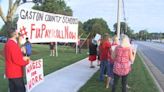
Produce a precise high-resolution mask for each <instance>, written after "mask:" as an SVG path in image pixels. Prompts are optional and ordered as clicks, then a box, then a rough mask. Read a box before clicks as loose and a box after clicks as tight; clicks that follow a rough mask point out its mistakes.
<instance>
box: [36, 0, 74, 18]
mask: <svg viewBox="0 0 164 92" xmlns="http://www.w3.org/2000/svg"><path fill="white" fill-rule="evenodd" d="M33 9H36V10H40V11H45V12H49V13H54V14H62V15H68V16H72V15H73V11H72V9H71V8H70V7H69V6H67V5H66V3H65V1H64V0H46V1H45V2H43V3H42V4H41V5H37V4H36V5H35V6H34V7H33Z"/></svg>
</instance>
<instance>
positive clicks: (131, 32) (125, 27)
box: [113, 22, 134, 38]
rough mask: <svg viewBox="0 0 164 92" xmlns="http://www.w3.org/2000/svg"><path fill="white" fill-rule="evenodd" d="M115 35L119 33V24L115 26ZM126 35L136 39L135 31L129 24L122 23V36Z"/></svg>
mask: <svg viewBox="0 0 164 92" xmlns="http://www.w3.org/2000/svg"><path fill="white" fill-rule="evenodd" d="M113 27H114V30H115V33H117V23H115V24H114V25H113ZM122 33H123V34H126V35H128V36H129V37H130V38H132V37H134V30H132V29H131V28H130V27H129V26H128V24H127V23H125V22H121V23H120V34H122Z"/></svg>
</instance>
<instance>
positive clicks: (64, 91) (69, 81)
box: [31, 59, 99, 92]
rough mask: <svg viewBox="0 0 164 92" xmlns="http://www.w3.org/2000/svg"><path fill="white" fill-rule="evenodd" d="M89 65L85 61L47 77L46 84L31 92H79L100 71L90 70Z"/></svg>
mask: <svg viewBox="0 0 164 92" xmlns="http://www.w3.org/2000/svg"><path fill="white" fill-rule="evenodd" d="M89 63H90V62H89V61H88V60H87V59H83V60H81V61H79V62H76V63H74V64H72V65H69V66H67V67H65V68H62V69H60V70H58V71H55V72H53V73H51V74H49V75H47V76H45V79H44V82H43V83H41V84H39V85H38V86H37V87H35V88H34V89H32V91H31V92H77V91H78V90H79V89H80V88H81V87H82V86H83V85H84V84H85V83H86V82H87V81H88V80H89V79H90V78H91V77H92V76H93V74H94V73H95V72H96V71H97V70H98V69H99V67H98V66H97V67H96V68H89V65H90V64H89ZM95 63H97V62H95ZM94 65H96V64H94Z"/></svg>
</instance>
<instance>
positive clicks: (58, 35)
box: [17, 9, 78, 43]
mask: <svg viewBox="0 0 164 92" xmlns="http://www.w3.org/2000/svg"><path fill="white" fill-rule="evenodd" d="M18 14H19V19H18V22H17V24H18V26H17V30H18V32H20V33H21V34H22V38H23V39H25V38H26V37H28V38H29V41H30V42H31V43H43V42H44V43H45V42H77V41H78V20H77V18H73V17H71V16H65V15H60V14H52V13H47V12H42V11H37V10H32V9H20V10H19V13H18ZM23 41H25V40H23Z"/></svg>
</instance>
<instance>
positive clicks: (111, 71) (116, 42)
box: [106, 36, 119, 88]
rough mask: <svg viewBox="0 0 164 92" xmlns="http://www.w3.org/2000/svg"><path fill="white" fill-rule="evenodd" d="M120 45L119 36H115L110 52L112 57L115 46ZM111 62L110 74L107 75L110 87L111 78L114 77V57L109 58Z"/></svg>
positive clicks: (107, 86) (107, 83)
mask: <svg viewBox="0 0 164 92" xmlns="http://www.w3.org/2000/svg"><path fill="white" fill-rule="evenodd" d="M118 45H119V40H118V37H117V36H114V37H113V42H112V45H111V48H110V52H111V57H112V55H113V52H114V50H115V48H116V47H117V46H118ZM109 63H110V69H109V75H108V77H107V82H106V88H109V83H110V81H111V79H112V78H113V64H114V60H113V59H112V58H110V60H109Z"/></svg>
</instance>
